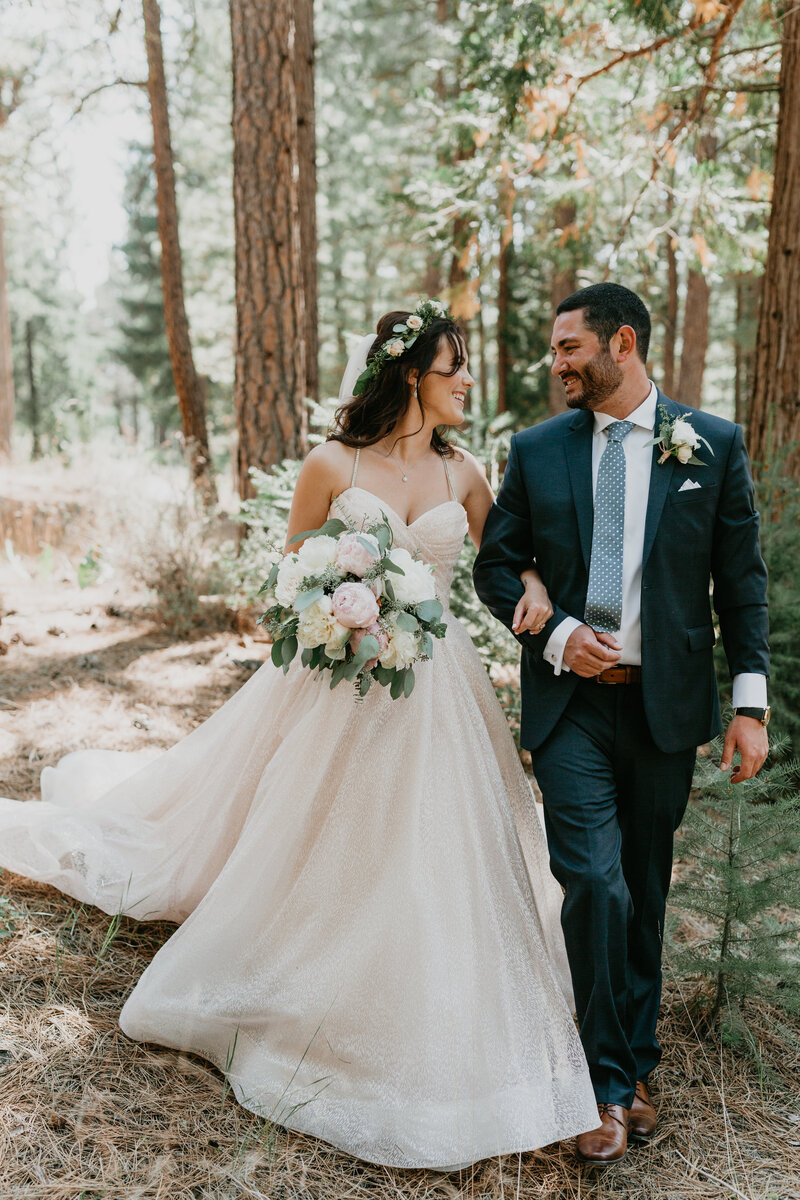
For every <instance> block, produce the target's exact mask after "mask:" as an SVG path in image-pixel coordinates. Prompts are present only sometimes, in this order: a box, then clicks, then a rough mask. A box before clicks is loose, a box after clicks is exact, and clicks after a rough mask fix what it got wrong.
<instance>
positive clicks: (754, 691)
mask: <svg viewBox="0 0 800 1200" xmlns="http://www.w3.org/2000/svg"><path fill="white" fill-rule="evenodd" d="M556 632H558V630H556ZM548 644H549V643H548ZM732 703H733V707H734V708H766V707H767V677H766V675H755V674H750V673H747V674H742V675H734V677H733V697H732Z"/></svg>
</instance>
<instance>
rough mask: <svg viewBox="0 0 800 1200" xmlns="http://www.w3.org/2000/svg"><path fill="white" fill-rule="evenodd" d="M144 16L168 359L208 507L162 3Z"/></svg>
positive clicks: (146, 0) (201, 392)
mask: <svg viewBox="0 0 800 1200" xmlns="http://www.w3.org/2000/svg"><path fill="white" fill-rule="evenodd" d="M142 11H143V13H144V30H145V46H146V49H147V92H148V96H149V98H150V115H151V119H152V123H153V157H154V163H155V173H156V202H157V206H158V237H159V241H160V242H161V286H162V289H163V293H164V321H165V324H166V329H167V342H168V345H169V357H170V362H171V364H172V375H173V379H174V381H175V392H176V395H177V397H178V406H179V408H180V413H181V424H182V427H183V436H184V438H185V441H186V453H187V456H188V460H189V465H190V468H191V472H192V478H193V480H194V484H195V487H196V488H197V492H198V494H199V496H200V497H201V499H202V500H203V502H204V503H205V504H213V503H214V502H215V500H216V494H215V489H214V482H213V478H212V472H211V456H210V454H209V449H208V430H207V428H206V404H205V387H204V381H203V380H202V379H201V377H200V376H199V375H198V373H197V371H196V370H195V365H194V358H193V356H192V342H191V336H190V333H189V322H188V320H187V317H186V305H185V303H184V293H183V261H182V256H181V244H180V237H179V233H178V205H177V200H176V197H175V168H174V161H173V156H172V140H171V137H170V128H169V108H168V104H167V84H166V79H165V76H164V53H163V49H162V45H161V10H160V8H159V4H158V0H142Z"/></svg>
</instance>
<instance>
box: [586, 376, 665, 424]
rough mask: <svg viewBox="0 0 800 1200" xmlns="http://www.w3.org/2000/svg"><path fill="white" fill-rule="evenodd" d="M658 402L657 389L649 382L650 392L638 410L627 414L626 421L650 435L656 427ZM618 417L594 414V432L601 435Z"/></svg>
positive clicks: (599, 413) (602, 413) (601, 413)
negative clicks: (645, 430)
mask: <svg viewBox="0 0 800 1200" xmlns="http://www.w3.org/2000/svg"><path fill="white" fill-rule="evenodd" d="M657 401H658V388H657V387H656V385H655V384H654V383H653V381H652V380H651V381H650V391H649V392H648V393H647V397H646V399H644V400H643V401H642V403H641V404H640V405H639V407H638V408H635V409H634V410H633V412H632V413H629V414H628V416H627V417H626V418H625V420H626V421H632V422H633V424H634V425H639V426H640V427H641V428H642V429H647V430H648V431H649V432H650V433H652V432H653V430H654V429H655V426H656V403H657ZM618 419H619V418H618V417H611V416H609V414H608V413H604V412H596V413H595V414H594V431H595V433H602V431H603V430H604V429H607V428H608V426H609V425H612V424H613V423H614V421H616V420H618Z"/></svg>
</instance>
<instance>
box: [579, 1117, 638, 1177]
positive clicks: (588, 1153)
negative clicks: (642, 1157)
mask: <svg viewBox="0 0 800 1200" xmlns="http://www.w3.org/2000/svg"><path fill="white" fill-rule="evenodd" d="M597 1112H598V1114H599V1116H600V1125H599V1127H598V1128H597V1129H592V1130H590V1131H589V1133H581V1134H579V1135H578V1143H577V1149H578V1158H580V1159H581V1160H582V1161H583V1162H585V1163H593V1164H594V1165H596V1166H602V1165H604V1164H605V1163H614V1162H621V1161H622V1159H623V1158H624V1157H625V1155H626V1154H627V1153H628V1125H629V1124H630V1112H629V1110H628V1109H627V1108H623V1107H622V1105H621V1104H598V1106H597Z"/></svg>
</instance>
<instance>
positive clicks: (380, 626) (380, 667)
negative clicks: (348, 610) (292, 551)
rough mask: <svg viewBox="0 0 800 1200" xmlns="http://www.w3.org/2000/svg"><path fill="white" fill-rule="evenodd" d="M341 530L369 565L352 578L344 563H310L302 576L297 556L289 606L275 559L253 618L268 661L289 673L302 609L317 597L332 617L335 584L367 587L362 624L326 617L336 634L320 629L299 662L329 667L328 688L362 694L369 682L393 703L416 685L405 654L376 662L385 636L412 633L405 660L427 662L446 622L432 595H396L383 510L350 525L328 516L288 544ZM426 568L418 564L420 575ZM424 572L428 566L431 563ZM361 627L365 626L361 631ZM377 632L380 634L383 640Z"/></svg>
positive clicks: (282, 563) (397, 571)
mask: <svg viewBox="0 0 800 1200" xmlns="http://www.w3.org/2000/svg"><path fill="white" fill-rule="evenodd" d="M345 534H349V535H351V536H350V541H351V543H353V539H355V544H356V545H357V546H358V545H360V547H361V550H360V551H359V553H362V554H366V559H365V560H364V561H365V562H367V561H369V562H371V565H369V566H368V567H367V568H366V569H363V567H361V568H359V569H358V570H359V573H358V574H357V575H354V574H352V573H351V572H350V571H349V569H348V568H347V567H345V568H344V569H342V568H341V567H340V566H338V565H334V564H333V563H331V564H330V565H325V566H324V567H322V568H321V569H320V568H317V570H316V573H313V568H312V570H311V571H310V572H309V574H307V575H306V574H303V573H302V571H303V563H302V561H301V560H300V559H297V561H296V562H295V563H293V564H292V565H293V567H294V570H295V571H296V573H297V574H298V575H300V574H302V579H301V580H300V582H299V585H297V591H296V594H295V595H294V598H293V599H292V600H291V603H287V601H286V597H285V595H284V596H282V595H281V593H280V582H281V573H282V569H285V568H286V566H287V562H289V561H290V560H287V559H280V560H278V561H276V562H274V563H273V565H272V568H271V570H270V573H269V577H268V578H267V580H266V582H265V583H264V584H263V585H262V588H261V592H262V593H266V595H267V596H268V597H269V598H270V599H271V600H272V603H271V604H270V607H269V608H268V609H267V611H266V612H265V613H263V614H262V616H261V617H259V620H258V623H259V624H260V625H264V626H265V627H266V628H267V629H268V630H269V632H270V635H271V637H272V643H273V644H272V661H273V663H274V665H275V666H276V667H282V668H283V671H284V673H285V672H286V671H288V669H289V666H290V664H291V663H292V662H293V660H294V658H295V656H296V654H297V652H298V649H299V648H300V640H301V638H302V630H301V628H300V626H301V623H302V620H303V614H304V613H306V612H308V611H309V610H311V609H312V606H314V605H317V604H318V602H320V601H322V600H323V598H325V597H332V603H333V606H334V614H333V616H335V613H336V603H337V594H338V591H339V589H340V588H341V590H342V591H346V590H347V589H346V587H342V585H343V584H347V583H348V582H349V583H350V584H351V586H352V585H353V584H355V585H356V588H355V590H356V591H360V593H361V596H362V597H363V596H364V593H365V590H366V591H367V592H368V595H367V597H366V598H367V600H369V602H370V604H371V605H372V606H373V611H374V612H375V613H376V614H378V615H376V616H375V617H374V618H370V619H369V620H366V621H364V622H362V620H361V619H360V618H358V617H356V619H355V623H351V624H350V625H349V626H347V625H339V624H338V622H336V621H334V619H333V616H332V617H331V618H330V620H331V623H332V624H333V626H334V629H336V630H337V631H336V632H332V633H330V632H326V634H325V637H326V638H328V640H327V641H326V640H325V638H323V639H322V640H321V642H320V644H316V645H306V646H305V647H304V648H303V649H302V653H301V662H302V664H303V666H304V667H307V668H309V669H310V670H312V671H313V670H316V671H319V672H322V671H330V672H331V682H330V686H331V688H334V687H336V686H337V685H338V684H339V683H341V682H343V681H344V680H347V681H348V682H350V683H354V684H355V686H356V690H357V694H358V696H360V697H362V698H363V697H364V696H366V694H367V692H368V691H369V689H370V687H371V686H372V683H373V680H374V681H375V682H377V683H379V684H380V685H381V686H383V687H388V688H389V690H390V695H391V697H392V699H393V700H398V699H399V698H400V697H401V696H405V697H408V696H410V695H411V693H412V691H413V690H414V684H415V676H414V668H413V663H412V661H409V660H408V657H406V658H404V659H403V661H402V663H401V664H399V665H386V663H385V661H383V662H382V661H378V659H379V656H382V653H383V652H385V651H386V650H387V648H391V644H392V643H391V639H392V636H395V635H397V634H398V633H405V634H406V635H411V639H412V640H411V642H410V643H409V645H410V646H411V647H412V650H411V655H410V656H409V657H410V658H411V659H413V661H414V662H416V661H418V660H419V659H430V658H431V657H432V656H433V640H434V638H442V637H444V636H445V634H446V632H447V626H446V625H445V624H444V622H443V621H442V619H441V618H442V612H443V608H442V604H441V603H440V601H439V600H437V599H436V598H435V597H434V596H433V594H431V595H430V596H429V597H424V592H423V598H419V599H415V600H414V601H413V602H411V601H408V600H407V599H403V598H401V597H398V596H397V594H396V587H397V586H398V585H396V584H393V582H392V576H395V577H396V576H398V575H401V576H405V575H406V570H404V568H403V567H402V566H400V565H399V564H398V563H397V562H396V561H395V560H394V559H393V558H392V556H391V552H392V543H393V540H394V539H393V534H392V528H391V525H390V524H389V520H388V518H387V517H386V515H385V514H383V519H382V520H381V521H378V522H376V523H374V524H373V525H370V526H367V527H365V528H364V529H355V528H354V527H352V526H350V525H348V524H346V522H344V521H340V520H339V519H338V518H331V519H330V520H328V521H326V522H325V524H324V525H322V526H321V527H320V528H319V529H308V530H305V531H304V532H303V533H298V534H297V535H296V536H295V537H293V538H292V539H291V541H290V543H289V544H290V545H295V544H298V543H301V542H302V543H307V542H309V541H311V540H313V539H315V538H334V539H339V538H341V537H342V535H345ZM400 553H401V554H403V555H405V557H406V562H407V567H408V569H409V570H410V569H411V567H412V566H413V565H414V564H413V563H412V561H411V556H410V555H408V554H407V552H406V551H402V552H400ZM292 557H293V558H296V556H292ZM338 561H339V562H340V561H341V560H338ZM425 570H426V568H425V567H423V574H424V572H425ZM427 570H428V571H430V568H427ZM427 580H428V585H429V586H430V587H431V593H432V586H433V585H432V577H427ZM372 587H377V593H378V595H379V597H380V599H377V598H373V593H372V591H371V590H370V589H371V588H372ZM329 607H330V606H329ZM345 620H346V617H345V616H344V615H342V621H345ZM337 627H338V629H337ZM364 629H366V630H367V631H366V632H364ZM373 630H374V632H373ZM393 631H394V632H393ZM358 633H360V634H361V636H360V639H359V640H358V644H357V645H355V646H353V644H352V639H353V635H354V634H358ZM386 634H388V639H387V636H386ZM376 635H377V636H376ZM379 636H380V637H382V638H383V645H381V642H380V641H379ZM398 640H399V639H398ZM395 644H396V643H395ZM406 649H408V647H406ZM395 657H396V656H395Z"/></svg>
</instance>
